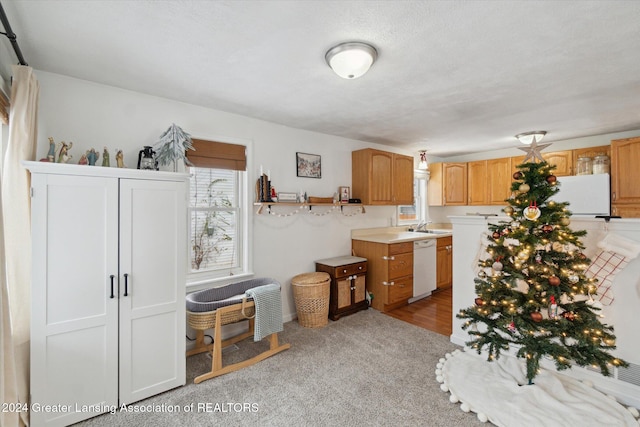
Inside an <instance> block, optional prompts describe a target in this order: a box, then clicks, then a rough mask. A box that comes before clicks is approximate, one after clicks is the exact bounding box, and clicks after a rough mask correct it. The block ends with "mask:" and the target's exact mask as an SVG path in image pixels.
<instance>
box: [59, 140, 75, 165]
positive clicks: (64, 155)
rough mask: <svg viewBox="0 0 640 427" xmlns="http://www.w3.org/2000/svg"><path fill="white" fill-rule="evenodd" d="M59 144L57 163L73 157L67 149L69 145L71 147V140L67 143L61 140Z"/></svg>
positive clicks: (69, 148) (65, 161)
mask: <svg viewBox="0 0 640 427" xmlns="http://www.w3.org/2000/svg"><path fill="white" fill-rule="evenodd" d="M60 144H61V145H60V151H59V152H58V163H67V162H68V161H69V160H71V159H72V158H73V156H71V155H70V154H69V150H71V147H73V142H71V141H69V144H67V143H66V142H64V141H62V142H61V143H60Z"/></svg>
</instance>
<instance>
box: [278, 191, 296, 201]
mask: <svg viewBox="0 0 640 427" xmlns="http://www.w3.org/2000/svg"><path fill="white" fill-rule="evenodd" d="M278 201H279V202H297V201H298V195H297V194H296V193H284V192H282V191H281V192H279V193H278Z"/></svg>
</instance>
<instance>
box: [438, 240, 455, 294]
mask: <svg viewBox="0 0 640 427" xmlns="http://www.w3.org/2000/svg"><path fill="white" fill-rule="evenodd" d="M452 284H453V238H452V237H451V236H447V237H440V238H438V242H437V244H436V289H438V290H442V289H446V288H450V287H451V285H452Z"/></svg>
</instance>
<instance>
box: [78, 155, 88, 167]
mask: <svg viewBox="0 0 640 427" xmlns="http://www.w3.org/2000/svg"><path fill="white" fill-rule="evenodd" d="M78 164H79V165H87V164H89V161H88V160H87V155H86V154H83V155H82V156H80V160H78Z"/></svg>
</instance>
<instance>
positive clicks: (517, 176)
mask: <svg viewBox="0 0 640 427" xmlns="http://www.w3.org/2000/svg"><path fill="white" fill-rule="evenodd" d="M523 176H524V175H523V174H522V172H520V171H518V172H515V173H514V174H513V179H515V180H516V181H517V180H519V179H522V177H523Z"/></svg>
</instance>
